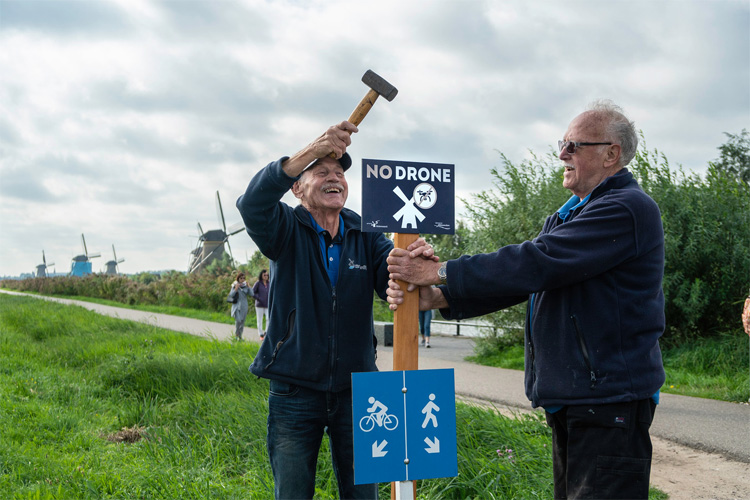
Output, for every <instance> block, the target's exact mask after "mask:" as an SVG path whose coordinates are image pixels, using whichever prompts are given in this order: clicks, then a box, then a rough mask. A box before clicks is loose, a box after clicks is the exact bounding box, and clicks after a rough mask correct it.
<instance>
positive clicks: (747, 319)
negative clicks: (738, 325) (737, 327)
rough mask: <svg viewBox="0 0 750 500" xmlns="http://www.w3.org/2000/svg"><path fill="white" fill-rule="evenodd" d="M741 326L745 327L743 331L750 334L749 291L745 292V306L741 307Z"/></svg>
mask: <svg viewBox="0 0 750 500" xmlns="http://www.w3.org/2000/svg"><path fill="white" fill-rule="evenodd" d="M742 327H743V328H744V329H745V333H747V334H748V335H750V292H748V294H747V298H746V299H745V307H744V308H743V309H742Z"/></svg>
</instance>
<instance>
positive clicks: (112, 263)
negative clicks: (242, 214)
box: [36, 191, 245, 278]
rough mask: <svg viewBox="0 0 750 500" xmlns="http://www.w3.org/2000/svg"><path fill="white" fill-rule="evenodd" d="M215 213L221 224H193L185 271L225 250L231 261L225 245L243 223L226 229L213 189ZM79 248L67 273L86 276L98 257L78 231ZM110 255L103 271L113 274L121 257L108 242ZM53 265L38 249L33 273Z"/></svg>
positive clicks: (205, 263)
mask: <svg viewBox="0 0 750 500" xmlns="http://www.w3.org/2000/svg"><path fill="white" fill-rule="evenodd" d="M216 215H217V217H218V219H219V224H220V226H221V227H220V228H219V229H211V230H208V231H204V230H203V226H201V223H200V222H198V223H197V228H198V242H197V244H196V246H195V248H194V249H193V250H192V251H191V252H190V261H189V263H188V273H196V272H200V271H201V270H203V269H205V268H206V267H208V266H209V265H210V264H211V263H212V262H214V261H215V260H217V259H221V258H222V257H223V256H224V255H226V254H227V251H228V254H229V257H230V259H231V261H232V262H234V256H233V255H232V247H231V246H230V245H229V237H230V236H233V235H235V234H237V233H240V232H242V230H244V229H245V225H244V223H242V222H237V223H235V224H232V225H231V226H229V228H227V224H226V221H225V219H224V208H223V207H222V205H221V197H220V196H219V192H218V191H216ZM81 247H82V248H83V253H82V254H79V255H76V256H75V257H73V259H72V263H71V266H70V276H86V275H87V274H91V273H92V270H91V259H96V258H98V257H101V256H102V254H101V253H99V252H97V253H89V250H88V247H87V246H86V237H85V236H84V235H83V234H81ZM225 247H226V248H225ZM112 257H113V258H112V260H109V261H107V262H106V263H105V264H104V265H105V266H106V271H105V274H112V275H116V274H119V264H120V263H122V262H125V259H118V258H117V251H116V250H115V246H114V245H112ZM54 265H55V264H54V262H50V263H48V262H47V256H46V255H45V253H44V250H42V263H41V264H39V265H37V266H36V276H37V277H40V278H41V277H46V276H48V275H49V272H48V271H47V269H48V268H50V267H52V266H54Z"/></svg>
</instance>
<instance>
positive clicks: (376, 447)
mask: <svg viewBox="0 0 750 500" xmlns="http://www.w3.org/2000/svg"><path fill="white" fill-rule="evenodd" d="M387 444H388V441H386V440H385V439H384V440H383V442H382V443H380V444H378V441H377V439H376V440H375V442H374V443H372V456H373V457H374V458H379V457H384V456H385V455H386V453H388V451H383V448H385V445H387Z"/></svg>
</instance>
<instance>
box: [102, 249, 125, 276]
mask: <svg viewBox="0 0 750 500" xmlns="http://www.w3.org/2000/svg"><path fill="white" fill-rule="evenodd" d="M112 255H113V256H114V259H112V260H109V261H107V262H105V263H104V265H105V266H107V270H106V271H104V274H115V275H116V274H120V271H119V269H118V264H119V263H120V262H125V259H118V258H117V252H116V251H115V246H114V245H112Z"/></svg>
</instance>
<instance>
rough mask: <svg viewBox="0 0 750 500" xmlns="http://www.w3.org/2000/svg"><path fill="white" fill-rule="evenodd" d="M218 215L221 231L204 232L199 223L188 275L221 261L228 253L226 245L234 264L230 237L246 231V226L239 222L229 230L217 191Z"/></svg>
mask: <svg viewBox="0 0 750 500" xmlns="http://www.w3.org/2000/svg"><path fill="white" fill-rule="evenodd" d="M216 215H217V217H218V218H219V224H221V228H220V229H211V230H209V231H203V227H202V226H201V224H200V222H199V223H198V235H199V236H198V243H197V245H196V246H195V249H193V251H192V252H190V263H189V265H188V273H195V272H199V271H200V270H202V269H204V268H205V267H206V266H208V265H209V264H211V262H213V261H214V260H216V259H220V258H221V257H222V256H223V255H224V254H225V253H226V250H224V245H225V244H226V247H227V250H229V257H230V258H231V259H232V262H234V256H232V247H231V246H229V237H230V236H232V235H234V234H237V233H239V232H241V231H242V230H243V229H245V225H244V224H243V223H242V222H238V223H236V224H232V225H231V226H229V229H227V224H226V222H225V221H224V209H223V208H222V206H221V197H220V196H219V192H218V191H216Z"/></svg>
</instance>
